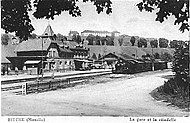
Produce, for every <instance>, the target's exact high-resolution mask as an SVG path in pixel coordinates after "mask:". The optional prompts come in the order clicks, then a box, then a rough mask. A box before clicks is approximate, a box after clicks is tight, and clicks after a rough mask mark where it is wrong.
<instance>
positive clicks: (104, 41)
mask: <svg viewBox="0 0 190 123" xmlns="http://www.w3.org/2000/svg"><path fill="white" fill-rule="evenodd" d="M101 44H102V45H107V38H106V37H101Z"/></svg>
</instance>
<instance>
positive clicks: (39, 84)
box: [22, 77, 89, 95]
mask: <svg viewBox="0 0 190 123" xmlns="http://www.w3.org/2000/svg"><path fill="white" fill-rule="evenodd" d="M88 78H89V77H74V78H67V79H52V80H49V81H47V80H44V81H40V80H37V81H35V82H32V83H24V84H23V85H22V94H23V95H26V94H29V93H35V92H44V91H49V90H56V89H58V88H66V87H73V86H75V85H77V84H80V83H84V82H86V81H87V79H88Z"/></svg>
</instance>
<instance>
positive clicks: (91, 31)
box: [81, 30, 111, 33]
mask: <svg viewBox="0 0 190 123" xmlns="http://www.w3.org/2000/svg"><path fill="white" fill-rule="evenodd" d="M81 33H111V32H108V31H93V30H84V31H83V32H81Z"/></svg>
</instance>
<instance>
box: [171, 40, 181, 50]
mask: <svg viewBox="0 0 190 123" xmlns="http://www.w3.org/2000/svg"><path fill="white" fill-rule="evenodd" d="M182 44H184V41H178V40H173V41H170V47H171V48H176V47H177V46H178V45H182Z"/></svg>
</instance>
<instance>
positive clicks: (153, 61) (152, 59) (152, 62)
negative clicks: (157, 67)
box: [152, 48, 154, 71]
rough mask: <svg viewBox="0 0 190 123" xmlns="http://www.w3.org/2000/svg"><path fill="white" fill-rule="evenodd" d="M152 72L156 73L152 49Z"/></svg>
mask: <svg viewBox="0 0 190 123" xmlns="http://www.w3.org/2000/svg"><path fill="white" fill-rule="evenodd" d="M152 71H154V53H153V48H152Z"/></svg>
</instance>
